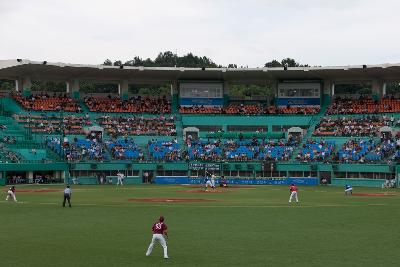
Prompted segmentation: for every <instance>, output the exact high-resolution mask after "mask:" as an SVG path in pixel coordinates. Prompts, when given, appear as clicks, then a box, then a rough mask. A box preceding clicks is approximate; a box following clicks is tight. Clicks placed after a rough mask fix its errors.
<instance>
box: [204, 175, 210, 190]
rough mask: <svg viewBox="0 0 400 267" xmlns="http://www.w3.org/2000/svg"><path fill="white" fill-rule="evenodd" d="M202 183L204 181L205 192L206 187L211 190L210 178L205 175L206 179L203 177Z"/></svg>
mask: <svg viewBox="0 0 400 267" xmlns="http://www.w3.org/2000/svg"><path fill="white" fill-rule="evenodd" d="M204 181H205V184H206V191H208V187H211V188H212V183H211V179H210V177H209V176H207V174H206V177H205V179H204Z"/></svg>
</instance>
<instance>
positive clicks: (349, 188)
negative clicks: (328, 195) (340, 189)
mask: <svg viewBox="0 0 400 267" xmlns="http://www.w3.org/2000/svg"><path fill="white" fill-rule="evenodd" d="M352 194H353V187H352V186H351V185H349V184H346V185H345V186H344V195H345V196H348V195H352Z"/></svg>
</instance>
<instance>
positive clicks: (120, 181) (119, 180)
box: [117, 171, 125, 185]
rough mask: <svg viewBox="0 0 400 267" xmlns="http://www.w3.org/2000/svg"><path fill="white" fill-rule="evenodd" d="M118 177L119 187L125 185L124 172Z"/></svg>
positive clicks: (118, 174) (119, 173)
mask: <svg viewBox="0 0 400 267" xmlns="http://www.w3.org/2000/svg"><path fill="white" fill-rule="evenodd" d="M117 177H118V181H117V185H124V184H123V182H124V178H125V175H124V174H123V173H122V172H120V171H118V173H117Z"/></svg>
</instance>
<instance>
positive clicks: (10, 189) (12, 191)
mask: <svg viewBox="0 0 400 267" xmlns="http://www.w3.org/2000/svg"><path fill="white" fill-rule="evenodd" d="M10 196H11V197H12V199H13V200H14V202H17V199H16V197H15V186H12V187H10V188H9V189H8V191H7V197H6V201H8V199H9V198H10Z"/></svg>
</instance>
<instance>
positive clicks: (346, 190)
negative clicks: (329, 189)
mask: <svg viewBox="0 0 400 267" xmlns="http://www.w3.org/2000/svg"><path fill="white" fill-rule="evenodd" d="M351 192H353V188H352V187H350V188H347V189H345V190H344V193H345V194H347V193H351Z"/></svg>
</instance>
